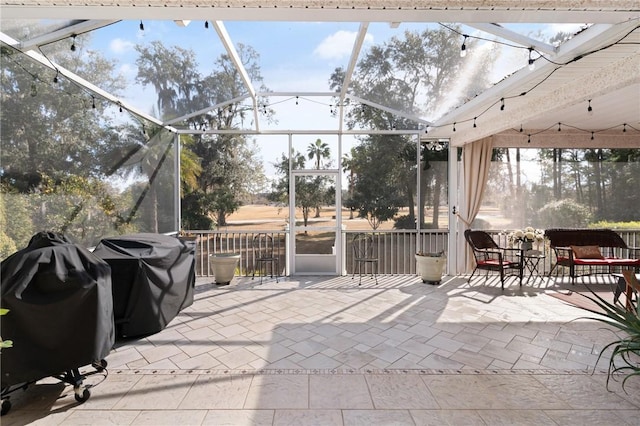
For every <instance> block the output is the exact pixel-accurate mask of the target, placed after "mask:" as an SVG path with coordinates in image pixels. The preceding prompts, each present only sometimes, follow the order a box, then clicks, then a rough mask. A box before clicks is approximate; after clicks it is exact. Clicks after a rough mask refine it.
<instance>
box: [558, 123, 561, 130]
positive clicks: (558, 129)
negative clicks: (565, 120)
mask: <svg viewBox="0 0 640 426" xmlns="http://www.w3.org/2000/svg"><path fill="white" fill-rule="evenodd" d="M560 130H562V129H561V128H560V123H558V131H560Z"/></svg>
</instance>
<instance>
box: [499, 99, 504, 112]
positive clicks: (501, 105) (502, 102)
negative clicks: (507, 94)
mask: <svg viewBox="0 0 640 426" xmlns="http://www.w3.org/2000/svg"><path fill="white" fill-rule="evenodd" d="M500 111H504V98H500Z"/></svg>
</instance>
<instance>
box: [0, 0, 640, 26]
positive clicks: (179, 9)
mask: <svg viewBox="0 0 640 426" xmlns="http://www.w3.org/2000/svg"><path fill="white" fill-rule="evenodd" d="M54 3H55V2H54V1H52V0H48V1H47V0H21V1H19V2H18V1H17V0H0V7H1V8H2V14H1V19H63V20H68V19H125V20H126V19H135V20H138V19H144V20H155V19H158V20H194V21H197V20H201V21H202V20H205V19H209V20H221V21H297V22H303V21H304V22H318V21H325V22H363V21H366V22H460V23H474V22H501V23H509V22H520V23H550V22H556V23H563V22H564V23H576V22H589V23H612V24H614V23H619V22H625V21H628V20H631V19H638V18H640V10H639V9H638V4H637V0H616V1H615V2H613V1H608V2H606V1H602V0H581V1H580V2H579V7H576V1H575V0H556V1H554V2H550V1H549V0H526V1H518V0H511V1H509V0H502V1H500V2H498V3H499V5H498V6H496V5H495V4H488V3H495V2H487V1H486V0H457V1H456V0H428V1H427V0H422V1H419V0H416V1H412V0H401V1H398V0H396V1H371V0H350V1H349V2H348V4H346V3H347V2H346V1H345V0H342V1H336V0H334V1H331V0H328V1H317V0H316V1H310V0H288V1H283V0H274V1H271V2H270V3H268V6H266V5H265V2H264V1H260V0H249V1H226V2H212V1H206V0H195V1H194V0H191V1H188V0H187V1H181V0H146V1H145V2H144V3H137V2H134V1H130V2H126V1H124V2H119V3H117V4H116V3H115V2H112V1H104V2H95V3H94V2H87V1H86V0H66V1H65V2H64V3H60V4H54ZM550 3H552V4H551V5H550Z"/></svg>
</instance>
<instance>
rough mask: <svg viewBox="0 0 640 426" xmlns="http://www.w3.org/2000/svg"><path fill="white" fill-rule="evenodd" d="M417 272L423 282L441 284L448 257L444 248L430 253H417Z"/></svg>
mask: <svg viewBox="0 0 640 426" xmlns="http://www.w3.org/2000/svg"><path fill="white" fill-rule="evenodd" d="M415 257H416V273H417V274H418V275H420V277H421V278H422V282H423V283H431V284H440V280H442V273H443V272H444V267H445V265H446V264H447V257H446V256H445V254H444V250H442V251H439V252H435V253H428V252H421V251H420V252H418V253H416V256H415Z"/></svg>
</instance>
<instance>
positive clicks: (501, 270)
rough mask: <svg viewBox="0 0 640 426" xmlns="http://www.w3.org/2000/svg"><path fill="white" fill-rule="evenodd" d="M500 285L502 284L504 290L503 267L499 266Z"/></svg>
mask: <svg viewBox="0 0 640 426" xmlns="http://www.w3.org/2000/svg"><path fill="white" fill-rule="evenodd" d="M500 285H501V286H502V289H503V290H504V269H502V268H500Z"/></svg>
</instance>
